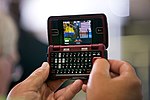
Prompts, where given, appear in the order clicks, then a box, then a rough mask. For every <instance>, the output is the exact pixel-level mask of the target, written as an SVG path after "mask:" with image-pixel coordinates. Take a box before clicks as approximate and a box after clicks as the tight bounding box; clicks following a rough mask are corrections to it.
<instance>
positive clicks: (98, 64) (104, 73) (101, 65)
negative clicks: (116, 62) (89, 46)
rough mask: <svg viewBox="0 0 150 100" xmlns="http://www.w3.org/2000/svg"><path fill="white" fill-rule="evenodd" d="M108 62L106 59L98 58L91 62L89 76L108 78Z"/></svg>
mask: <svg viewBox="0 0 150 100" xmlns="http://www.w3.org/2000/svg"><path fill="white" fill-rule="evenodd" d="M109 71H110V64H109V62H108V61H107V60H106V59H103V58H99V59H96V61H95V62H94V64H93V68H92V71H91V74H90V77H91V78H93V77H95V78H98V79H103V78H110V72H109Z"/></svg>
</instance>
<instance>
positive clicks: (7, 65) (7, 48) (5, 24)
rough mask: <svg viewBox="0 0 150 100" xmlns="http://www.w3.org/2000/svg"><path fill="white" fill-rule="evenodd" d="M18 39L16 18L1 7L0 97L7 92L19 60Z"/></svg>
mask: <svg viewBox="0 0 150 100" xmlns="http://www.w3.org/2000/svg"><path fill="white" fill-rule="evenodd" d="M17 40H18V31H17V27H16V25H15V22H14V20H13V19H12V18H11V16H10V15H9V14H8V13H6V12H5V11H4V10H2V9H0V98H2V97H5V95H6V94H7V92H8V89H9V85H10V83H11V80H12V72H13V68H14V65H15V64H16V63H17V62H18V60H19V55H18V52H17Z"/></svg>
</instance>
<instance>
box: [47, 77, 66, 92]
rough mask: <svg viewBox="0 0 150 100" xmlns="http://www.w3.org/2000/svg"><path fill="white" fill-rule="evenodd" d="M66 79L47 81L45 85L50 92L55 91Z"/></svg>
mask: <svg viewBox="0 0 150 100" xmlns="http://www.w3.org/2000/svg"><path fill="white" fill-rule="evenodd" d="M65 80H66V79H58V80H53V81H48V82H47V85H48V87H49V88H50V90H51V91H53V92H54V91H56V89H58V87H59V86H60V85H61V84H62V83H63V82H64V81H65Z"/></svg>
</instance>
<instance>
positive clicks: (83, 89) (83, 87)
mask: <svg viewBox="0 0 150 100" xmlns="http://www.w3.org/2000/svg"><path fill="white" fill-rule="evenodd" d="M86 89H87V85H86V84H83V85H82V91H84V92H86Z"/></svg>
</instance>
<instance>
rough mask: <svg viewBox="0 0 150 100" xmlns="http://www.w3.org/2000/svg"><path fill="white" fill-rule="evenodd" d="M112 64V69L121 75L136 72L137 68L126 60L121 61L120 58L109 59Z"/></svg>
mask: <svg viewBox="0 0 150 100" xmlns="http://www.w3.org/2000/svg"><path fill="white" fill-rule="evenodd" d="M109 63H110V66H111V69H110V70H111V71H112V72H113V73H116V74H119V75H124V74H125V73H129V74H132V73H135V70H134V69H133V67H132V66H131V65H130V64H129V63H127V62H124V61H119V60H109Z"/></svg>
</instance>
